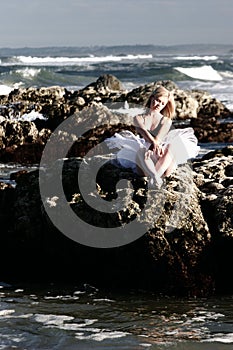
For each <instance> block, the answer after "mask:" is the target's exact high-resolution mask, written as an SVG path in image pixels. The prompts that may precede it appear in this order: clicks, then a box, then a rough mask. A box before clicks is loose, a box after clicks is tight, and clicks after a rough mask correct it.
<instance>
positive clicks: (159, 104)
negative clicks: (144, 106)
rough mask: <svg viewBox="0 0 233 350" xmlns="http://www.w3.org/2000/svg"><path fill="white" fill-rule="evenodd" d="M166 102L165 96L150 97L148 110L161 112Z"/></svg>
mask: <svg viewBox="0 0 233 350" xmlns="http://www.w3.org/2000/svg"><path fill="white" fill-rule="evenodd" d="M167 102H168V97H166V96H156V95H155V96H152V97H151V101H150V108H151V110H153V111H158V112H161V110H162V109H163V108H164V107H165V106H166V104H167Z"/></svg>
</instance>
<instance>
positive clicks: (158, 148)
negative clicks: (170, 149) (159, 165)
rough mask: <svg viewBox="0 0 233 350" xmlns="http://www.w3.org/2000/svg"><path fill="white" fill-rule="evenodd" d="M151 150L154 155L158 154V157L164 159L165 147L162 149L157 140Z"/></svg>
mask: <svg viewBox="0 0 233 350" xmlns="http://www.w3.org/2000/svg"><path fill="white" fill-rule="evenodd" d="M149 150H150V151H152V152H153V153H154V154H156V155H157V156H158V157H162V156H163V154H164V150H163V147H162V145H161V143H160V142H159V141H157V140H154V141H153V143H152V144H151V146H150V148H149Z"/></svg>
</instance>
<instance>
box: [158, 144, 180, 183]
mask: <svg viewBox="0 0 233 350" xmlns="http://www.w3.org/2000/svg"><path fill="white" fill-rule="evenodd" d="M175 168H176V163H175V159H174V156H173V154H172V152H171V149H170V146H169V145H168V146H167V148H166V149H165V151H164V154H163V156H162V157H160V158H159V159H158V161H157V162H156V164H155V171H156V172H157V173H158V175H159V176H160V177H162V176H163V175H164V176H168V175H170V174H171V173H172V171H173V170H174V169H175Z"/></svg>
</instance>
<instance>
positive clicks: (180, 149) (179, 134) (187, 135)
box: [105, 128, 200, 172]
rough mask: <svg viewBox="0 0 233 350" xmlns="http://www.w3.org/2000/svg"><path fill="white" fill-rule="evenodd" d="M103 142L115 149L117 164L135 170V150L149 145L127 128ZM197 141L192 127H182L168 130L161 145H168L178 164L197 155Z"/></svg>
mask: <svg viewBox="0 0 233 350" xmlns="http://www.w3.org/2000/svg"><path fill="white" fill-rule="evenodd" d="M105 142H106V144H107V146H108V147H109V148H110V149H117V152H116V158H117V161H118V162H119V164H120V165H121V166H123V167H125V168H131V169H132V170H133V171H135V172H137V152H138V151H139V149H140V148H144V149H146V150H147V149H149V147H150V145H151V144H150V143H149V142H147V141H145V140H144V138H142V137H140V136H139V135H134V134H133V133H132V132H131V131H128V130H124V131H122V132H120V133H115V135H114V136H112V137H110V138H108V139H106V140H105ZM197 142H198V141H197V138H196V136H195V135H194V130H193V128H184V129H173V130H170V131H169V132H168V134H167V135H166V136H165V138H164V139H163V140H162V143H161V145H162V147H163V148H164V149H165V148H166V147H168V145H169V151H170V152H171V153H172V155H173V158H174V161H175V162H176V164H177V165H179V164H184V163H186V162H187V160H188V159H192V158H195V157H196V156H197V155H198V152H199V149H200V147H199V146H198V145H197Z"/></svg>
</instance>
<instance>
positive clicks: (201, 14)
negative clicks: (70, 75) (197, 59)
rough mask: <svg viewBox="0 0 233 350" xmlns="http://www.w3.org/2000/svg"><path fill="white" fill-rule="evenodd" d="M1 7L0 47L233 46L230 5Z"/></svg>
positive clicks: (7, 0)
mask: <svg viewBox="0 0 233 350" xmlns="http://www.w3.org/2000/svg"><path fill="white" fill-rule="evenodd" d="M0 5H1V20H0V33H1V34H0V47H22V46H29V47H41V46H89V45H91V46H93V45H124V44H155V45H175V44H197V43H204V44H205V43H209V44H215V43H216V44H221V43H222V44H232V43H233V39H232V38H233V0H0Z"/></svg>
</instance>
